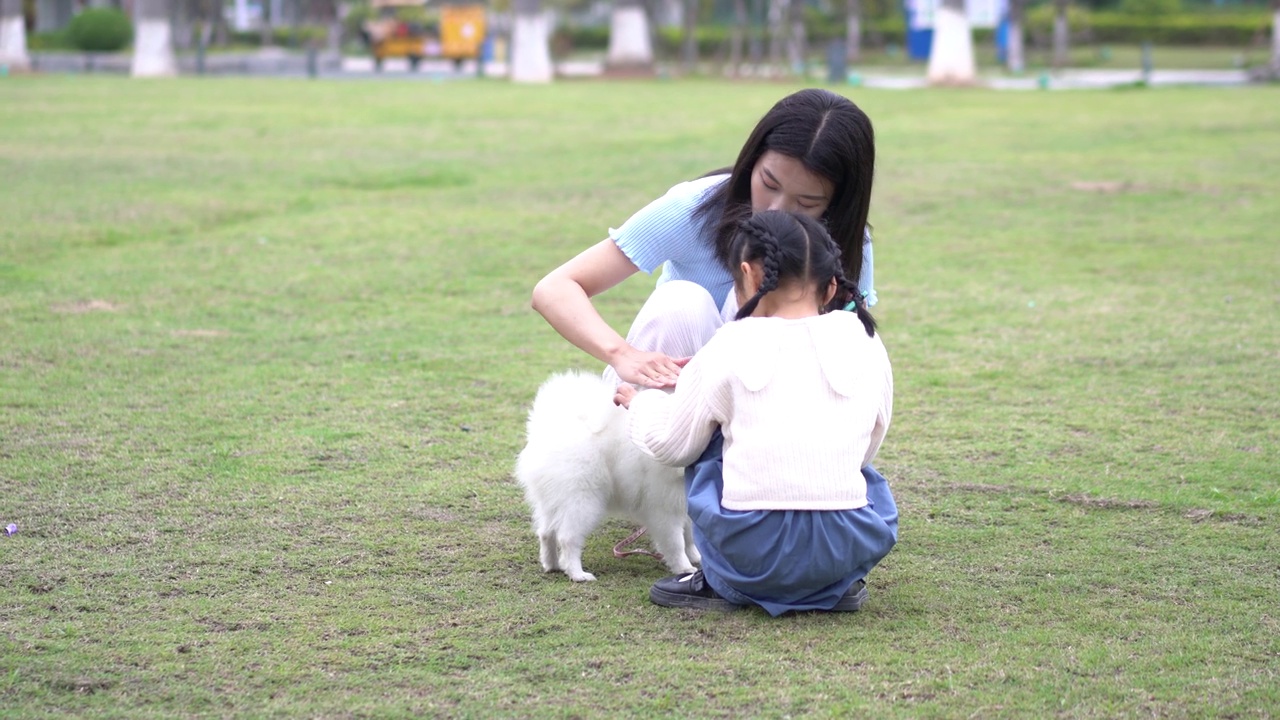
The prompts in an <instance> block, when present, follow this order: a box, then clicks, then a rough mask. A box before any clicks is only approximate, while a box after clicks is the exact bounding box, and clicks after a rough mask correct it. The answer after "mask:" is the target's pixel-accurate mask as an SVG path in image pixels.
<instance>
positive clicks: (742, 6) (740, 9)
mask: <svg viewBox="0 0 1280 720" xmlns="http://www.w3.org/2000/svg"><path fill="white" fill-rule="evenodd" d="M1277 2H1280V0H1277ZM746 34H747V0H733V28H732V29H730V31H729V74H730V75H732V76H733V77H738V75H740V74H741V72H742V44H743V42H744V41H745V40H746Z"/></svg>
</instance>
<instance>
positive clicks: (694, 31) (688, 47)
mask: <svg viewBox="0 0 1280 720" xmlns="http://www.w3.org/2000/svg"><path fill="white" fill-rule="evenodd" d="M682 14H683V15H684V17H682V18H681V20H682V25H683V34H684V37H683V38H681V48H680V64H681V65H683V66H684V71H685V73H690V74H691V73H693V72H694V71H695V70H697V66H698V0H684V3H683V13H682Z"/></svg>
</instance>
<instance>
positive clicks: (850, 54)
mask: <svg viewBox="0 0 1280 720" xmlns="http://www.w3.org/2000/svg"><path fill="white" fill-rule="evenodd" d="M844 25H845V29H844V58H845V60H847V61H848V62H849V64H850V65H852V64H853V63H856V62H858V60H860V59H861V58H862V0H846V2H845V9H844Z"/></svg>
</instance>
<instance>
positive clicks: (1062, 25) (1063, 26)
mask: <svg viewBox="0 0 1280 720" xmlns="http://www.w3.org/2000/svg"><path fill="white" fill-rule="evenodd" d="M1053 8H1054V15H1053V66H1054V67H1055V68H1064V67H1066V66H1067V64H1068V63H1069V62H1070V59H1069V57H1068V52H1069V50H1070V44H1071V27H1070V26H1069V25H1068V24H1067V0H1053Z"/></svg>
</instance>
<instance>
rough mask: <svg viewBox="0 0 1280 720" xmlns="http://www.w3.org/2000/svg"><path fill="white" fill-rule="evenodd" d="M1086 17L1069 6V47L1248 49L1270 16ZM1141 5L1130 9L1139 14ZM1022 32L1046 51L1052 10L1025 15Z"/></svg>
mask: <svg viewBox="0 0 1280 720" xmlns="http://www.w3.org/2000/svg"><path fill="white" fill-rule="evenodd" d="M1156 5H1157V8H1156V12H1155V13H1152V12H1150V11H1151V9H1152V8H1150V7H1147V8H1145V9H1144V10H1145V11H1146V12H1148V14H1147V15H1146V16H1145V17H1144V16H1142V15H1137V14H1134V12H1090V11H1089V10H1087V9H1085V8H1079V7H1075V6H1072V7H1071V8H1070V10H1069V11H1068V13H1067V24H1068V25H1069V26H1070V28H1071V42H1072V43H1117V44H1137V43H1140V42H1143V41H1146V40H1150V41H1152V42H1154V43H1156V44H1157V45H1234V46H1237V47H1246V46H1249V45H1251V44H1254V43H1256V42H1259V41H1260V40H1265V39H1266V38H1268V37H1269V33H1270V31H1271V30H1270V28H1271V13H1269V12H1267V11H1266V10H1265V9H1258V10H1254V9H1250V10H1247V11H1244V10H1242V11H1235V12H1186V11H1183V12H1171V13H1165V14H1159V7H1158V6H1159V5H1160V3H1158V2H1157V3H1156ZM1139 6H1141V3H1133V4H1130V5H1129V7H1130V8H1131V9H1134V10H1137V9H1138V7H1139ZM1025 29H1026V31H1027V34H1028V36H1029V38H1030V39H1031V42H1032V44H1033V45H1037V46H1042V47H1043V46H1047V45H1048V43H1049V38H1050V37H1052V33H1053V7H1052V6H1051V5H1041V6H1039V7H1036V8H1033V9H1031V10H1029V11H1028V12H1027V19H1026V28H1025Z"/></svg>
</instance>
